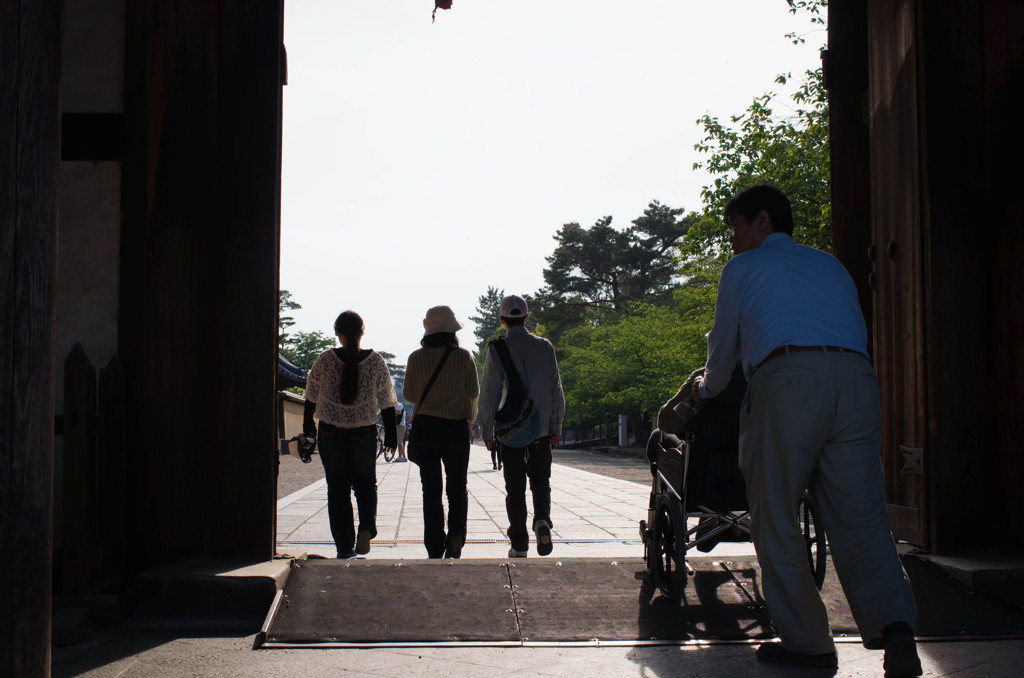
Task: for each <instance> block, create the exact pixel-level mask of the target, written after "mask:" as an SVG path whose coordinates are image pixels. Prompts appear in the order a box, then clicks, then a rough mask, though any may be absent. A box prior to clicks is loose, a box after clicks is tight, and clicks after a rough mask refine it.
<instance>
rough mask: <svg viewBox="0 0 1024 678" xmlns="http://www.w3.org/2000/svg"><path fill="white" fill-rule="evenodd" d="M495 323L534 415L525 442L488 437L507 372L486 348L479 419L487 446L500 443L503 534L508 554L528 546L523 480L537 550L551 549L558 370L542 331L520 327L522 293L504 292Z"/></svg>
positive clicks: (560, 400) (522, 552) (520, 553)
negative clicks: (533, 431) (531, 435)
mask: <svg viewBox="0 0 1024 678" xmlns="http://www.w3.org/2000/svg"><path fill="white" fill-rule="evenodd" d="M498 312H499V314H500V316H501V324H502V326H503V327H505V329H506V330H507V333H506V334H505V337H504V339H503V341H504V342H505V344H506V345H507V346H508V350H509V353H510V354H511V356H512V364H513V365H514V366H515V368H516V371H518V372H519V376H520V378H521V379H522V381H523V383H524V385H525V386H526V391H527V393H528V394H529V396H530V398H531V399H532V400H533V404H534V406H535V407H536V408H537V413H538V414H539V416H540V430H539V433H538V435H537V438H536V439H535V440H534V441H533V442H532V443H530V444H529V445H527V446H526V447H509V446H507V445H504V444H502V443H500V442H498V441H497V440H495V437H494V414H495V411H496V410H497V409H498V406H499V405H500V403H501V400H502V392H503V390H504V388H505V386H506V385H507V381H508V378H507V376H506V375H505V372H504V370H503V369H502V366H501V360H500V358H499V357H498V356H497V355H495V352H494V351H492V350H488V351H487V357H486V358H485V360H484V372H483V379H482V381H481V384H480V425H481V427H482V430H483V433H482V435H483V439H484V441H485V442H486V443H487V447H488V448H492V447H493V446H494V445H501V455H502V457H501V458H502V460H503V464H504V467H503V468H504V475H505V510H506V511H507V512H508V521H509V527H508V538H509V541H511V542H512V547H511V548H510V549H509V552H508V555H509V557H510V558H525V557H526V555H527V553H528V552H529V548H530V534H529V532H528V531H527V529H526V518H527V509H526V481H527V479H529V481H530V491H531V493H532V494H533V531H534V533H535V534H536V535H537V553H538V554H539V555H542V556H546V555H548V554H549V553H551V550H552V541H551V450H552V449H553V448H554V447H555V445H556V444H557V443H558V438H559V436H560V435H561V433H562V416H563V415H564V414H565V398H564V397H563V395H562V379H561V377H560V376H559V373H558V362H557V360H556V359H555V348H554V347H553V346H552V345H551V342H550V341H548V340H547V339H544V338H543V337H538V336H536V335H534V334H531V333H530V331H529V330H527V329H526V320H527V318H529V316H530V312H529V309H527V307H526V301H525V300H523V298H522V297H519V296H516V295H514V294H513V295H509V296H507V297H505V298H504V299H502V300H501V306H500V307H499V309H498Z"/></svg>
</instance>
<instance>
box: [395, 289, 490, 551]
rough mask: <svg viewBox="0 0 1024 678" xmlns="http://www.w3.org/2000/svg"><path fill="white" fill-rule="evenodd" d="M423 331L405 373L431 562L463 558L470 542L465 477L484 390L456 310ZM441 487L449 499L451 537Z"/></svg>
mask: <svg viewBox="0 0 1024 678" xmlns="http://www.w3.org/2000/svg"><path fill="white" fill-rule="evenodd" d="M423 328H424V333H423V339H422V340H421V341H420V345H421V346H422V347H423V348H421V349H419V350H417V351H414V352H413V353H412V355H410V356H409V360H408V364H407V366H406V371H405V387H404V394H405V399H406V400H408V401H409V402H411V403H412V404H413V406H414V407H413V412H412V419H411V421H410V423H411V425H412V428H411V429H410V431H411V433H410V440H409V447H408V449H407V453H408V455H409V458H410V459H411V460H412V461H414V462H416V463H417V464H419V467H420V483H421V484H422V486H423V545H424V546H426V547H427V556H428V557H430V558H442V557H444V558H458V557H459V556H460V555H461V554H462V546H463V544H465V542H466V513H467V511H468V508H469V497H468V494H467V492H466V474H467V472H468V469H469V447H470V443H471V440H472V431H473V428H472V427H473V421H475V420H476V408H477V400H478V398H479V397H480V385H479V383H478V382H477V377H476V362H475V361H474V360H473V355H472V354H471V353H470V352H469V351H467V350H466V349H464V348H459V340H458V338H457V337H456V336H455V333H456V332H458V331H459V330H460V329H462V323H461V322H459V321H458V319H457V318H456V317H455V313H454V312H453V311H452V309H451V308H449V307H448V306H434V307H433V308H431V309H429V310H428V311H427V315H426V317H425V318H424V319H423ZM442 465H444V475H445V480H444V481H442V479H441V466H442ZM442 487H444V489H445V491H446V493H447V496H448V529H447V532H446V531H445V519H444V505H443V504H442V502H441V490H442Z"/></svg>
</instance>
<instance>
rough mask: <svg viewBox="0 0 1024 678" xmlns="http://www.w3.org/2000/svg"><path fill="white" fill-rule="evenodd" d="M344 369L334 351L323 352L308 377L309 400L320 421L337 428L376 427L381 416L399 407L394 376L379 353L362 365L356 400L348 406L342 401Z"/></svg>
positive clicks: (371, 355) (307, 392)
mask: <svg viewBox="0 0 1024 678" xmlns="http://www.w3.org/2000/svg"><path fill="white" fill-rule="evenodd" d="M344 369H345V365H344V363H342V361H341V358H339V357H338V355H337V354H336V353H335V352H334V349H328V350H326V351H324V352H323V353H321V354H320V355H319V356H317V359H316V362H314V363H313V367H312V369H310V371H309V375H308V376H307V377H306V400H308V401H310V402H314V403H316V412H315V415H314V416H315V417H316V418H317V419H318V420H320V421H322V422H326V423H328V424H331V425H332V426H337V427H338V428H359V427H360V426H373V425H375V424H376V423H377V413H378V412H380V411H381V410H383V409H387V408H389V407H395V406H396V405H398V398H397V397H396V396H395V386H394V384H393V383H392V382H391V373H390V372H388V366H387V363H385V362H384V358H383V357H381V355H380V354H379V353H377V352H376V351H370V353H369V355H367V356H366V357H365V358H363V359H362V360H361V361H359V379H358V382H357V384H358V387H357V390H356V399H355V400H354V401H352V403H351V404H349V405H345V404H344V403H342V402H341V400H340V399H339V396H340V393H341V373H342V371H343V370H344Z"/></svg>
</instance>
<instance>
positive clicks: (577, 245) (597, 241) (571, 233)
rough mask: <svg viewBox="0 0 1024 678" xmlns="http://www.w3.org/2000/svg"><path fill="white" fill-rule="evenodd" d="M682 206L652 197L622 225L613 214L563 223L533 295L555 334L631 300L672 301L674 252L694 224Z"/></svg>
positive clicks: (613, 312)
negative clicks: (616, 224) (590, 221)
mask: <svg viewBox="0 0 1024 678" xmlns="http://www.w3.org/2000/svg"><path fill="white" fill-rule="evenodd" d="M682 214H683V210H681V209H676V208H671V207H668V206H665V205H662V204H661V203H659V202H658V201H657V200H654V201H652V202H651V203H650V204H649V205H648V206H647V208H646V209H645V210H644V213H643V215H642V216H640V217H638V218H637V219H635V220H634V221H633V222H632V225H631V226H630V227H629V228H628V229H626V230H624V231H620V230H618V229H616V228H614V227H613V226H612V218H611V217H603V218H602V219H599V220H598V221H597V222H596V223H595V224H594V225H593V226H591V227H590V228H583V227H582V226H580V225H579V224H578V223H569V224H565V225H563V226H562V228H561V229H559V231H558V233H557V234H556V235H555V240H556V241H557V243H558V244H557V245H556V246H555V249H554V252H553V253H552V254H551V256H549V257H547V262H548V266H547V268H546V269H545V270H544V282H545V283H546V285H545V287H544V288H542V289H541V290H539V291H538V292H537V293H536V294H534V295H533V296H532V297H531V298H530V299H529V304H530V308H531V309H532V310H533V311H534V313H533V315H534V316H535V317H537V318H538V320H539V321H540V322H541V323H543V324H544V325H545V326H546V327H547V328H548V330H549V331H550V334H551V336H552V337H553V338H554V339H557V337H559V336H561V334H562V333H563V332H565V331H566V330H568V329H570V328H572V327H575V326H579V325H582V324H585V323H591V324H599V323H601V322H609V321H611V320H613V319H614V318H616V317H617V316H618V315H620V314H622V313H626V312H627V311H628V308H629V304H630V303H631V302H644V303H667V302H669V301H670V300H671V295H672V291H673V290H674V289H676V288H677V287H678V285H679V281H678V277H677V271H676V268H675V266H674V263H673V261H674V257H675V255H676V253H677V248H678V246H679V244H680V243H681V242H682V239H683V236H684V235H686V232H687V231H688V230H689V228H690V222H689V219H688V218H685V217H683V216H682Z"/></svg>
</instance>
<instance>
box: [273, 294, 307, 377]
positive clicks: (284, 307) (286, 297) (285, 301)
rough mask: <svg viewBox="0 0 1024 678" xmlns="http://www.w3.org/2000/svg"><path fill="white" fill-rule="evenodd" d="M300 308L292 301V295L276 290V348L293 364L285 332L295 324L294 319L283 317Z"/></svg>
mask: <svg viewBox="0 0 1024 678" xmlns="http://www.w3.org/2000/svg"><path fill="white" fill-rule="evenodd" d="M299 308H302V306H300V305H299V304H298V303H297V302H294V301H292V293H291V292H289V291H288V290H278V292H277V348H278V350H279V351H281V353H282V354H283V355H284V357H285V358H288V360H290V361H291V362H292V363H293V364H295V361H294V360H292V358H291V355H289V353H288V350H287V349H288V344H289V343H291V341H290V339H289V336H288V333H287V330H288V328H289V327H291V326H292V325H294V324H295V318H293V317H291V316H289V315H285V314H286V313H287V312H288V311H294V310H296V309H299Z"/></svg>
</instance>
